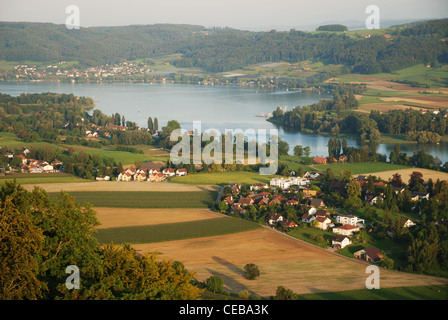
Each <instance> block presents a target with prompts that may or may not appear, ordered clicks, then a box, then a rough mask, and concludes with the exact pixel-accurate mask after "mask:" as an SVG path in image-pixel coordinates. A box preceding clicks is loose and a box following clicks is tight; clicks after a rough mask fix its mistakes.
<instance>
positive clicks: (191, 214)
mask: <svg viewBox="0 0 448 320" xmlns="http://www.w3.org/2000/svg"><path fill="white" fill-rule="evenodd" d="M94 210H95V211H96V213H97V215H96V217H97V218H98V221H99V222H100V224H101V225H100V226H98V227H97V229H107V228H116V227H130V226H143V225H158V224H166V223H180V222H190V221H198V220H208V219H220V218H222V217H224V216H223V215H220V214H217V213H215V212H212V211H209V210H206V209H129V208H109V207H95V208H94Z"/></svg>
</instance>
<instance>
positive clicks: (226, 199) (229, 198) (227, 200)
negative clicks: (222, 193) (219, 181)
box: [222, 196, 235, 206]
mask: <svg viewBox="0 0 448 320" xmlns="http://www.w3.org/2000/svg"><path fill="white" fill-rule="evenodd" d="M222 201H223V202H225V203H227V204H228V205H229V206H231V205H232V204H234V203H235V200H234V199H233V197H232V196H228V197H225V198H224V199H223V200H222Z"/></svg>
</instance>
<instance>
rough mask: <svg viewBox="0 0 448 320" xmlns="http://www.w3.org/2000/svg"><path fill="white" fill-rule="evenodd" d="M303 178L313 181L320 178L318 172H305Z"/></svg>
mask: <svg viewBox="0 0 448 320" xmlns="http://www.w3.org/2000/svg"><path fill="white" fill-rule="evenodd" d="M303 176H304V177H305V178H308V179H312V180H315V179H317V178H319V177H320V173H319V172H308V171H307V172H305V174H304V175H303Z"/></svg>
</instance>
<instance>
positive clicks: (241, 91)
mask: <svg viewBox="0 0 448 320" xmlns="http://www.w3.org/2000/svg"><path fill="white" fill-rule="evenodd" d="M0 92H1V93H5V94H9V95H13V96H17V95H19V94H21V93H42V92H57V93H73V94H75V95H77V96H86V97H92V98H93V99H94V100H95V104H96V107H95V108H96V109H100V110H101V111H102V112H104V113H106V114H109V115H112V114H115V113H116V112H118V113H120V114H121V115H124V116H125V119H126V120H129V121H134V122H136V123H137V124H138V125H140V126H143V127H146V126H147V119H148V117H152V118H153V119H154V118H158V120H159V128H161V127H163V126H165V125H166V123H167V121H169V120H177V121H178V122H179V123H180V124H181V126H182V128H184V129H187V130H191V129H192V124H193V121H201V124H202V131H204V130H206V129H211V128H213V129H217V130H220V131H221V132H222V133H224V132H225V129H232V130H235V129H242V130H246V129H255V130H257V129H266V130H269V129H278V130H279V136H280V138H281V139H283V140H285V141H286V142H288V143H289V146H290V153H291V154H292V151H293V148H294V146H296V145H302V146H304V147H305V146H309V147H310V148H311V155H313V156H327V155H328V151H327V150H328V148H327V143H328V137H327V136H321V135H317V134H302V133H300V132H298V133H291V132H285V131H284V130H283V129H281V128H277V127H276V126H275V125H274V124H272V123H270V122H268V121H266V119H265V118H262V117H257V115H261V114H267V113H270V112H272V111H273V110H275V109H276V108H277V107H278V106H286V107H287V109H288V110H291V109H292V108H293V107H294V106H303V105H309V104H312V103H315V102H317V101H319V100H320V99H324V98H330V99H331V98H332V95H331V94H330V93H328V92H322V93H321V94H319V93H317V92H310V91H301V92H299V91H284V90H276V89H262V88H254V87H239V86H205V85H188V84H173V83H157V84H151V83H130V82H127V83H59V82H0ZM268 132H269V131H268ZM347 141H348V145H349V146H359V144H358V143H357V142H356V141H355V140H352V139H347ZM421 147H422V146H421V145H418V144H402V145H401V151H402V152H406V153H408V154H410V155H412V154H413V153H414V151H416V150H420V149H421ZM424 147H425V149H426V152H427V153H430V154H432V155H434V156H438V157H439V158H440V159H441V160H442V161H443V162H446V161H448V144H447V143H440V144H438V145H434V144H425V145H424ZM393 148H394V145H393V144H379V145H378V148H377V151H378V153H381V154H386V155H387V156H389V154H390V152H391V151H392V150H393Z"/></svg>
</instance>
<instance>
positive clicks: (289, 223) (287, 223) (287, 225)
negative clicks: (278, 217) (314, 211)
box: [281, 220, 298, 228]
mask: <svg viewBox="0 0 448 320" xmlns="http://www.w3.org/2000/svg"><path fill="white" fill-rule="evenodd" d="M281 224H282V227H284V228H295V227H298V225H297V223H295V222H294V221H292V220H284V221H283V222H282V223H281Z"/></svg>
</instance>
